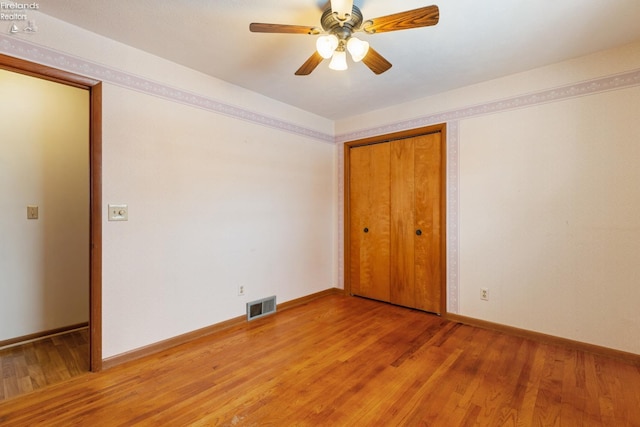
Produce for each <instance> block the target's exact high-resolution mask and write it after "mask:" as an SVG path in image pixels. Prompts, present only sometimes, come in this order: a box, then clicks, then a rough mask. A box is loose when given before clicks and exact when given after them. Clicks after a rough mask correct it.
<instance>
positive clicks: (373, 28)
mask: <svg viewBox="0 0 640 427" xmlns="http://www.w3.org/2000/svg"><path fill="white" fill-rule="evenodd" d="M439 19H440V10H439V9H438V6H435V5H434V6H426V7H421V8H419V9H413V10H407V11H405V12H399V13H394V14H392V15H387V16H381V17H379V18H374V19H369V20H367V21H365V23H364V24H362V30H363V31H365V32H367V33H369V34H373V33H386V32H388V31H398V30H408V29H410V28H419V27H428V26H430V25H436V24H437V23H438V20H439Z"/></svg>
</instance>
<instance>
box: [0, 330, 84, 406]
mask: <svg viewBox="0 0 640 427" xmlns="http://www.w3.org/2000/svg"><path fill="white" fill-rule="evenodd" d="M88 371H89V329H88V328H83V329H77V330H74V331H70V332H67V333H63V334H58V335H54V336H51V337H46V338H41V339H38V340H34V341H31V342H28V343H25V344H20V345H15V346H11V347H8V348H5V349H0V401H1V400H5V399H9V398H12V397H15V396H19V395H22V394H25V393H29V392H31V391H33V390H37V389H39V388H42V387H45V386H48V385H51V384H56V383H58V382H61V381H65V380H68V379H69V378H72V377H74V376H76V375H79V374H82V373H86V372H88Z"/></svg>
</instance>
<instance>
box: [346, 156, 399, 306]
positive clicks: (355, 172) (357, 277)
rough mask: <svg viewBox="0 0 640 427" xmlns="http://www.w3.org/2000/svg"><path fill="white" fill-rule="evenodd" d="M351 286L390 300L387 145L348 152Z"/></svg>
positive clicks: (361, 293)
mask: <svg viewBox="0 0 640 427" xmlns="http://www.w3.org/2000/svg"><path fill="white" fill-rule="evenodd" d="M349 157H350V168H349V170H350V175H349V188H350V191H349V210H350V219H349V220H350V224H349V229H350V232H349V233H350V236H349V238H350V252H349V254H350V262H349V264H350V266H349V268H350V272H349V273H350V283H351V293H352V294H353V295H359V296H363V297H367V298H373V299H377V300H381V301H389V300H390V292H391V289H390V287H389V266H390V262H391V260H390V254H389V245H390V240H389V239H390V236H389V204H390V194H389V190H390V182H389V172H390V145H389V144H374V145H365V146H361V147H354V148H351V150H350V156H349Z"/></svg>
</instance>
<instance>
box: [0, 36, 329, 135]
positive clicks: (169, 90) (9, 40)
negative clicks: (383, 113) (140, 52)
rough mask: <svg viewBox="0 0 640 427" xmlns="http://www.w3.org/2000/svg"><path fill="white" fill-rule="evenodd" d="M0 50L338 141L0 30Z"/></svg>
mask: <svg viewBox="0 0 640 427" xmlns="http://www.w3.org/2000/svg"><path fill="white" fill-rule="evenodd" d="M0 52H2V53H4V54H6V55H10V56H14V57H17V58H20V59H24V60H27V61H32V62H36V63H38V64H41V65H46V66H50V67H54V68H58V69H60V70H64V71H69V72H72V73H76V74H81V75H83V76H86V77H91V78H94V79H97V80H101V81H103V82H107V83H111V84H114V85H117V86H120V87H123V88H126V89H131V90H135V91H137V92H142V93H145V94H147V95H152V96H156V97H159V98H163V99H166V100H169V101H173V102H177V103H180V104H185V105H189V106H192V107H196V108H200V109H203V110H207V111H211V112H214V113H218V114H222V115H225V116H229V117H233V118H236V119H239V120H244V121H247V122H251V123H255V124H258V125H262V126H266V127H270V128H274V129H278V130H281V131H284V132H289V133H293V134H296V135H301V136H305V137H309V138H314V139H317V140H320V141H322V142H326V143H335V138H334V136H333V135H330V134H326V133H322V132H318V131H315V130H313V129H309V128H305V127H303V126H298V125H296V124H294V123H291V122H287V121H284V120H280V119H276V118H274V117H270V116H266V115H264V114H260V113H256V112H255V111H250V110H246V109H244V108H241V107H237V106H234V105H230V104H226V103H224V102H221V101H218V100H216V99H213V98H209V97H206V96H202V95H199V94H197V93H195V92H190V91H187V90H183V89H178V88H175V87H171V86H168V85H165V84H162V83H159V82H156V81H153V80H150V79H147V78H145V77H141V76H137V75H134V74H132V73H128V72H125V71H122V70H118V69H115V68H112V67H108V66H106V65H102V64H97V63H94V62H91V61H88V60H86V59H83V58H79V57H76V56H74V55H70V54H67V53H63V52H60V51H57V50H54V49H51V48H48V47H43V46H41V45H37V44H35V43H32V42H28V41H25V40H22V39H18V38H15V37H11V36H7V35H4V34H0Z"/></svg>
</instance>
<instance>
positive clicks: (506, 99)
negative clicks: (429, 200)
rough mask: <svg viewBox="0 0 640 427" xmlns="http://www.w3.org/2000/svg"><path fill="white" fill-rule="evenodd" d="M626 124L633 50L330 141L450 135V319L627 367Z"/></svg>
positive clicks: (483, 87) (630, 176)
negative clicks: (391, 134) (591, 352)
mask: <svg viewBox="0 0 640 427" xmlns="http://www.w3.org/2000/svg"><path fill="white" fill-rule="evenodd" d="M621 73H622V74H621ZM554 88H556V89H554ZM552 89H553V90H552ZM638 111H640V43H636V44H632V45H629V46H624V47H621V48H619V49H614V50H611V51H606V52H600V53H598V54H595V55H591V56H588V57H583V58H576V59H573V60H570V61H566V62H563V63H560V64H555V65H553V66H549V67H545V68H541V69H537V70H532V71H530V72H527V73H521V74H518V75H514V76H509V77H505V78H502V79H498V80H495V81H490V82H486V83H483V84H480V85H476V86H472V87H468V88H463V89H460V90H457V91H453V92H449V93H444V94H441V95H438V96H434V97H431V98H425V99H421V100H417V101H414V102H411V103H407V104H403V105H400V106H394V107H389V108H387V109H384V110H380V111H375V112H372V113H369V114H365V115H362V116H359V117H353V118H350V119H346V120H344V121H342V122H338V123H337V124H336V129H337V130H338V133H339V136H338V139H339V140H341V141H346V140H350V139H356V137H360V138H361V137H364V136H370V135H373V134H376V133H377V132H379V131H378V129H381V128H382V127H383V126H385V127H386V129H387V131H388V129H391V131H395V130H401V129H403V128H407V127H417V126H424V125H426V124H429V123H430V122H443V121H445V122H447V123H448V124H449V127H450V129H452V130H451V132H450V134H449V141H448V143H449V153H448V180H449V183H448V202H447V209H448V220H449V221H450V223H449V224H448V227H447V228H448V233H449V236H448V241H447V244H448V261H449V264H450V265H449V269H448V283H447V286H448V287H449V289H448V298H449V310H450V311H452V312H455V313H458V314H461V315H464V316H469V317H473V318H478V319H482V320H487V321H491V322H496V323H501V324H505V325H510V326H514V327H518V328H523V329H527V330H532V331H537V332H541V333H545V334H551V335H555V336H560V337H565V338H568V339H573V340H577V341H581V342H586V343H592V344H596V345H600V346H605V347H610V348H614V349H619V350H622V351H628V352H632V353H636V354H640V339H639V338H638V337H640V310H638V302H639V301H640V286H638V284H639V283H640V262H639V261H640V258H638V254H640V215H638V212H640V187H639V186H638V183H639V182H640V168H638V164H640V140H639V139H638V138H639V135H640V121H639V120H638ZM385 117H386V119H383V118H385ZM481 287H486V288H488V289H489V291H490V300H489V301H482V300H480V288H481Z"/></svg>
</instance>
